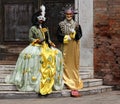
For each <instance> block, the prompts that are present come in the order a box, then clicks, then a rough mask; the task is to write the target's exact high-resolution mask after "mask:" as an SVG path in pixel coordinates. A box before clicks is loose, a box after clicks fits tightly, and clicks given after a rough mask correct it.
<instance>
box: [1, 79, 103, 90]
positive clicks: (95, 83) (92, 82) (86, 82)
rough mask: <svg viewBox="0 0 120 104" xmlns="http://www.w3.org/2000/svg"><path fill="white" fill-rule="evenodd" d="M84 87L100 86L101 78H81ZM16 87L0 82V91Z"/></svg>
mask: <svg viewBox="0 0 120 104" xmlns="http://www.w3.org/2000/svg"><path fill="white" fill-rule="evenodd" d="M83 84H84V88H88V87H93V86H101V85H102V84H103V83H102V79H85V80H83ZM16 90H17V89H16V87H15V85H13V84H6V83H0V91H16Z"/></svg>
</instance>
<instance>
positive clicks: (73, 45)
mask: <svg viewBox="0 0 120 104" xmlns="http://www.w3.org/2000/svg"><path fill="white" fill-rule="evenodd" d="M79 46H80V45H79V41H78V42H76V41H73V40H71V41H69V44H66V45H64V49H63V57H64V74H63V78H64V82H65V84H66V85H67V86H68V88H70V89H71V90H79V89H81V88H83V82H82V80H81V79H80V75H79V70H78V69H79V59H80V51H79Z"/></svg>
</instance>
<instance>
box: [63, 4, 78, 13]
mask: <svg viewBox="0 0 120 104" xmlns="http://www.w3.org/2000/svg"><path fill="white" fill-rule="evenodd" d="M68 12H69V13H72V14H73V15H74V14H78V10H77V9H74V7H73V6H72V5H71V4H67V5H65V7H63V8H62V11H61V14H62V15H65V14H66V13H68Z"/></svg>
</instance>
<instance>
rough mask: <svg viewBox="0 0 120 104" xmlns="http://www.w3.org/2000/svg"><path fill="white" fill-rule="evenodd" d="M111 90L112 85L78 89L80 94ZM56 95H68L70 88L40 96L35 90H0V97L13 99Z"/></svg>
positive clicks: (53, 96) (54, 96) (52, 96)
mask: <svg viewBox="0 0 120 104" xmlns="http://www.w3.org/2000/svg"><path fill="white" fill-rule="evenodd" d="M108 91H112V86H103V85H102V86H95V87H90V88H83V89H81V90H79V92H80V93H81V95H82V96H85V95H93V94H98V93H103V92H108ZM56 97H70V90H62V91H53V92H52V93H51V94H49V95H45V96H41V95H38V94H37V93H36V92H19V91H0V99H3V98H4V99H8V98H11V99H14V98H28V99H29V98H56Z"/></svg>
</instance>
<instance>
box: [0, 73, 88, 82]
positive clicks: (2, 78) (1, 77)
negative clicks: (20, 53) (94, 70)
mask: <svg viewBox="0 0 120 104" xmlns="http://www.w3.org/2000/svg"><path fill="white" fill-rule="evenodd" d="M3 73H4V72H3ZM3 73H2V74H1V71H0V83H4V82H5V78H6V77H7V75H9V74H10V73H12V71H7V72H5V74H3ZM80 77H81V79H82V80H84V79H90V77H89V74H88V73H80Z"/></svg>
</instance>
